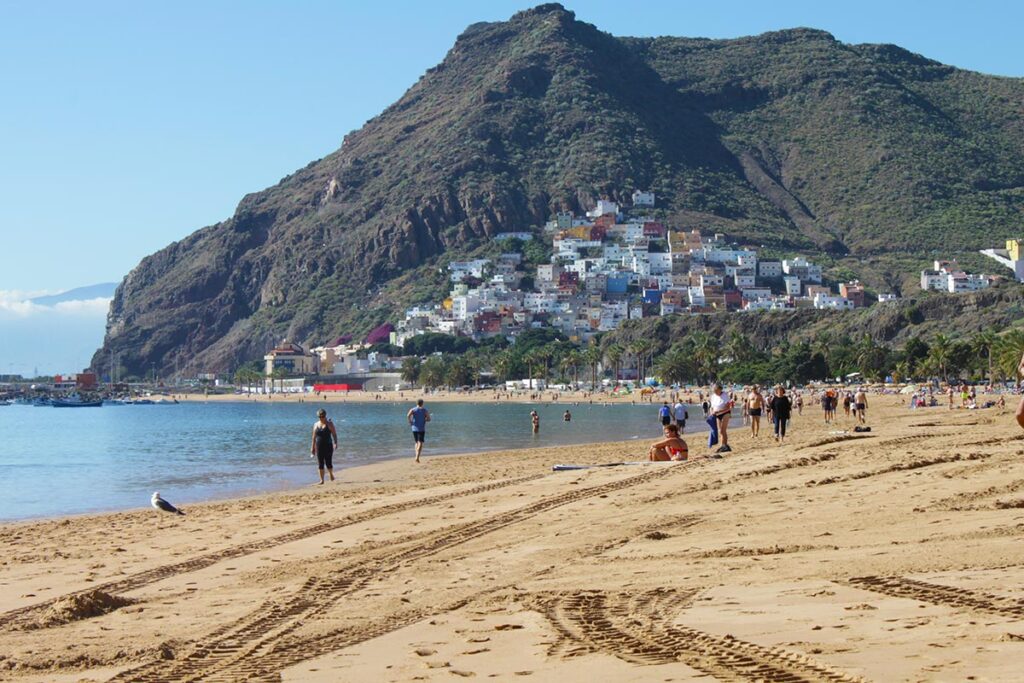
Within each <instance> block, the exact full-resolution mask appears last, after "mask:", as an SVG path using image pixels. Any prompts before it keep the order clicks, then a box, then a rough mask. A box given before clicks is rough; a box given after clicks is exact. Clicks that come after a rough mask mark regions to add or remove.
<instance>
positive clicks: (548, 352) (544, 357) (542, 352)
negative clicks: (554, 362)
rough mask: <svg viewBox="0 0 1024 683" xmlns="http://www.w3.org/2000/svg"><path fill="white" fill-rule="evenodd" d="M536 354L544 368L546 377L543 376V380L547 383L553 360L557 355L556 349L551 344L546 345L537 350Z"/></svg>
mask: <svg viewBox="0 0 1024 683" xmlns="http://www.w3.org/2000/svg"><path fill="white" fill-rule="evenodd" d="M535 353H536V354H537V360H538V361H539V362H540V364H541V365H542V366H543V367H544V375H543V376H542V379H543V380H544V382H545V383H547V381H548V368H549V367H550V365H551V359H552V358H554V355H555V351H554V348H553V347H552V346H551V345H550V344H545V345H544V346H541V347H540V348H539V349H537V350H536V352H535Z"/></svg>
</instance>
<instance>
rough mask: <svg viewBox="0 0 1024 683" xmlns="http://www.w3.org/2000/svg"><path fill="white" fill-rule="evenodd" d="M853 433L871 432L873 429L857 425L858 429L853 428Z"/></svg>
mask: <svg viewBox="0 0 1024 683" xmlns="http://www.w3.org/2000/svg"><path fill="white" fill-rule="evenodd" d="M853 431H855V432H870V431H871V427H868V426H866V425H863V426H862V425H857V426H856V427H854V428H853Z"/></svg>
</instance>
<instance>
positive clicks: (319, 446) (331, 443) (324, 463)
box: [309, 408, 338, 484]
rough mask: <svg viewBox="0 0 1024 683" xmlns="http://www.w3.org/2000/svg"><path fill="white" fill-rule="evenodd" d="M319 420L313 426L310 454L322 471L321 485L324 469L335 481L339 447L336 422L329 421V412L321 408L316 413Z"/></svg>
mask: <svg viewBox="0 0 1024 683" xmlns="http://www.w3.org/2000/svg"><path fill="white" fill-rule="evenodd" d="M316 417H317V420H316V422H315V423H314V424H313V444H312V445H311V446H310V450H309V452H310V453H312V454H313V455H315V456H316V465H317V469H319V470H320V483H321V484H323V483H324V468H326V469H327V473H328V474H330V475H331V481H334V462H333V457H334V450H335V449H336V448H337V447H338V430H337V429H335V428H334V422H332V421H331V420H328V419H327V411H326V410H324V409H323V408H321V409H320V410H318V411H316Z"/></svg>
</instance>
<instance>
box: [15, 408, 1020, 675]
mask: <svg viewBox="0 0 1024 683" xmlns="http://www.w3.org/2000/svg"><path fill="white" fill-rule="evenodd" d="M738 422H739V421H738V420H734V421H733V425H732V427H731V428H730V436H731V438H730V442H731V443H732V445H733V453H731V454H728V455H726V457H725V458H723V459H721V460H712V459H703V458H695V459H693V460H691V461H690V462H689V463H686V464H672V463H652V464H650V465H644V466H636V467H613V468H595V469H590V470H580V471H573V472H551V465H552V464H555V463H556V462H560V461H564V460H576V461H579V460H583V459H584V458H582V457H573V458H567V457H566V451H565V449H563V448H526V449H515V450H503V451H491V452H486V453H475V454H466V455H438V456H432V457H430V458H428V459H425V460H424V462H423V463H421V465H420V466H413V464H412V462H411V457H410V458H408V459H398V460H389V461H386V462H380V463H373V464H368V465H361V466H357V467H353V468H350V469H348V470H345V474H346V475H347V477H346V478H345V480H344V483H342V484H341V485H334V486H331V485H329V484H325V485H324V486H322V487H321V486H309V487H303V488H301V489H296V490H289V491H279V492H273V493H264V494H258V495H255V496H246V497H240V498H239V497H236V498H231V499H227V500H220V501H214V502H206V503H201V504H196V505H192V506H190V507H189V508H188V509H187V516H185V517H176V516H172V515H162V514H160V513H157V512H156V511H154V510H151V509H135V510H130V511H122V512H113V513H104V514H89V515H76V516H72V517H67V516H64V517H58V518H55V519H48V520H24V521H18V522H7V523H0V543H3V547H4V548H5V549H6V551H7V552H6V556H5V558H4V561H3V563H0V585H2V586H3V587H4V590H3V591H0V652H3V657H0V671H3V672H4V677H5V680H12V681H18V682H19V683H20V682H24V683H28V682H31V683H36V682H40V683H41V682H42V681H54V680H64V681H80V680H90V681H95V680H108V679H110V678H111V677H113V676H116V675H119V674H120V675H122V676H123V677H124V678H125V679H131V678H141V677H143V676H150V677H154V676H155V677H157V678H159V679H160V680H168V681H175V680H188V679H195V678H221V679H235V680H237V679H246V678H255V677H264V678H266V677H270V676H278V675H279V676H280V677H281V678H282V679H283V680H286V681H299V680H301V681H312V682H314V683H319V682H321V681H323V682H325V683H326V682H327V681H336V680H393V681H408V680H419V679H425V680H430V681H446V680H452V678H453V676H467V677H469V676H475V677H482V678H488V677H494V678H498V679H500V680H509V679H518V678H519V677H521V676H530V677H532V678H530V679H528V680H555V679H558V680H565V681H575V680H581V681H582V680H595V679H600V678H602V677H603V678H605V679H614V680H636V681H641V682H642V683H648V682H649V683H654V682H655V681H664V680H665V679H667V678H672V679H674V680H693V679H695V678H697V677H698V676H711V677H715V678H736V679H740V680H749V679H750V678H751V675H750V670H749V667H750V666H752V664H751V662H753V663H755V664H757V666H759V667H771V668H772V670H773V671H776V672H781V673H780V675H782V674H785V675H786V676H788V677H792V678H794V679H795V678H800V677H802V678H804V679H812V680H824V679H825V678H828V679H829V680H833V679H834V677H835V676H847V677H860V678H863V679H868V680H922V679H925V680H931V679H935V678H936V677H938V678H941V679H943V680H946V679H957V680H962V679H966V678H969V677H974V678H975V679H978V680H993V681H1012V680H1016V678H1017V677H1018V663H1019V661H1020V657H1021V656H1022V654H1024V644H1022V640H1021V638H1020V636H1024V615H1021V614H1019V609H1018V608H1017V607H1014V606H1015V605H1016V604H1017V602H1019V600H1020V598H1021V597H1024V567H1022V566H1021V565H1020V562H1019V551H1018V550H1017V549H1018V547H1019V541H1020V539H1021V538H1024V502H1021V500H1020V499H1021V496H1022V495H1024V458H1022V457H1021V456H1022V455H1024V444H1022V441H1024V438H1022V436H1021V431H1020V429H1019V428H1018V427H1017V426H1016V424H1015V423H1014V420H1013V412H1012V409H1009V408H1008V409H1007V410H1005V411H1003V412H1000V411H998V409H983V410H971V411H967V410H956V411H949V410H947V409H946V408H945V407H942V408H936V409H934V410H933V409H928V410H915V411H911V410H908V409H907V408H906V406H900V405H899V404H898V403H896V402H895V401H893V400H890V399H886V398H885V397H872V400H871V401H870V406H869V423H870V425H871V427H872V431H871V432H870V433H866V434H855V433H853V432H850V431H848V430H849V428H850V427H851V426H852V423H847V422H846V421H845V419H844V416H843V415H842V413H841V412H840V415H839V421H838V424H835V425H825V424H823V423H822V421H821V415H820V411H815V410H812V411H810V412H809V414H808V411H807V410H805V415H804V416H803V417H800V416H795V417H794V420H793V423H792V425H791V430H792V431H791V438H790V440H789V441H788V442H787V444H785V445H783V446H779V445H776V444H775V443H774V442H773V441H772V440H771V439H770V437H768V436H767V434H763V435H762V436H761V437H760V438H759V439H753V438H751V436H750V435H749V430H748V429H744V428H743V426H742V425H740V424H738ZM764 431H765V432H767V430H764ZM833 432H844V433H841V434H836V433H833ZM652 440H653V439H641V440H630V441H625V442H623V441H619V442H602V443H598V444H594V445H592V446H588V447H587V449H586V450H585V451H584V452H585V454H586V456H587V457H586V458H585V459H586V460H590V461H591V462H595V463H597V462H611V461H624V460H625V461H628V460H640V459H642V457H643V454H645V453H646V449H647V446H648V444H649V443H650V441H652ZM694 441H696V440H692V441H691V442H690V445H691V449H692V452H693V453H694V454H695V455H700V454H703V453H704V452H705V449H704V448H703V447H702V446H701V445H699V444H697V443H694ZM573 454H574V455H577V456H579V455H580V451H579V449H576V450H575V451H574V452H573ZM1015 501H1016V502H1015ZM908 598H909V599H908ZM595 624H596V625H595ZM257 626H258V627H257ZM1008 634H1009V635H1008ZM631 643H635V644H637V645H636V647H637V648H642V649H636V650H633V649H630V648H632V647H633V645H631ZM933 643H942V645H943V647H941V648H939V647H936V646H934V645H933ZM652 648H653V649H652ZM222 653H226V654H222ZM740 654H741V655H743V657H746V658H747V660H744V661H745V662H746V663H737V659H736V657H737V656H738V655H740ZM662 655H664V656H662ZM745 667H746V668H745ZM762 670H767V669H758V671H762ZM147 672H148V673H147ZM524 672H528V673H524ZM830 676H831V677H832V678H829V677H830Z"/></svg>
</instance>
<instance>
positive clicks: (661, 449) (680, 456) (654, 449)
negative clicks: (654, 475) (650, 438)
mask: <svg viewBox="0 0 1024 683" xmlns="http://www.w3.org/2000/svg"><path fill="white" fill-rule="evenodd" d="M663 431H664V434H665V438H664V439H662V440H661V441H658V442H655V443H652V444H651V447H650V448H649V449H648V450H647V459H648V460H650V461H652V462H668V461H670V460H677V461H679V460H686V459H687V458H688V457H689V454H690V451H689V448H688V447H687V446H686V442H685V441H683V439H682V438H681V437H680V436H679V428H678V427H677V426H676V425H673V424H669V425H665V427H664V428H663Z"/></svg>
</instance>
